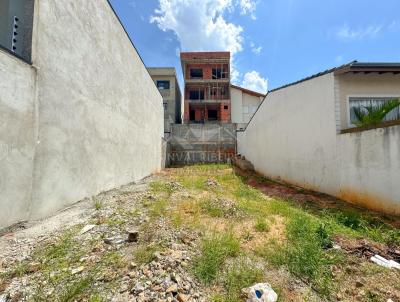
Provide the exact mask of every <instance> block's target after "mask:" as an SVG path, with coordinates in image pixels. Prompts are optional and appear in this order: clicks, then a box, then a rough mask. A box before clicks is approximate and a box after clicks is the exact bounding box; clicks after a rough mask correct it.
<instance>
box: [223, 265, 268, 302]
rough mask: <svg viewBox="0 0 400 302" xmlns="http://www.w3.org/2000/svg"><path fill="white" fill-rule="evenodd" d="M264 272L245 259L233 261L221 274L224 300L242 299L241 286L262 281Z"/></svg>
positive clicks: (231, 301)
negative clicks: (224, 293)
mask: <svg viewBox="0 0 400 302" xmlns="http://www.w3.org/2000/svg"><path fill="white" fill-rule="evenodd" d="M263 279H264V273H263V270H262V269H261V268H258V267H256V266H254V265H252V264H251V263H249V261H246V259H239V261H235V262H234V263H233V264H232V265H231V266H230V267H229V268H228V269H227V271H226V273H225V275H224V276H223V285H224V288H225V290H226V296H225V299H224V300H222V301H224V302H240V301H242V299H241V297H240V294H241V290H242V289H243V288H246V287H249V286H251V285H254V284H255V283H259V282H262V281H263Z"/></svg>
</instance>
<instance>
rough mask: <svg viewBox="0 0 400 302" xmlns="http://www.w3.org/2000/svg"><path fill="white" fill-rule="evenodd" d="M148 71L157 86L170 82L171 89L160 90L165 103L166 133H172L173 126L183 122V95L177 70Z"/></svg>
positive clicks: (158, 69) (156, 69)
mask: <svg viewBox="0 0 400 302" xmlns="http://www.w3.org/2000/svg"><path fill="white" fill-rule="evenodd" d="M148 70H149V72H150V75H151V77H152V79H153V81H154V84H155V85H157V82H158V81H168V82H169V89H159V91H160V94H161V96H162V97H163V103H164V131H165V132H170V131H171V124H175V123H178V124H180V123H181V122H182V108H181V107H182V100H181V99H182V95H181V90H180V88H179V84H178V81H177V79H176V71H175V68H149V69H148ZM165 107H166V110H165Z"/></svg>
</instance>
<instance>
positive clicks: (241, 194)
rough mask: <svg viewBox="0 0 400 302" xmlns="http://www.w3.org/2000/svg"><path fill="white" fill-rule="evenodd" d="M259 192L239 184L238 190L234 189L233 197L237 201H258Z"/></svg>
mask: <svg viewBox="0 0 400 302" xmlns="http://www.w3.org/2000/svg"><path fill="white" fill-rule="evenodd" d="M259 194H260V192H259V191H258V190H256V189H254V188H252V187H250V186H247V185H245V184H240V185H239V187H238V188H236V190H235V192H234V196H235V197H236V198H237V199H246V200H258V199H259V196H260V195H259Z"/></svg>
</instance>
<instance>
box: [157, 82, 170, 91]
mask: <svg viewBox="0 0 400 302" xmlns="http://www.w3.org/2000/svg"><path fill="white" fill-rule="evenodd" d="M169 85H170V84H169V81H157V88H158V89H160V90H168V89H169Z"/></svg>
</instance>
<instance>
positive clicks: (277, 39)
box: [110, 0, 400, 93]
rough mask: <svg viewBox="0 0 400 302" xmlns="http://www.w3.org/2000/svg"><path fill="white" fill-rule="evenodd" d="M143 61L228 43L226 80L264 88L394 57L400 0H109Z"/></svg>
mask: <svg viewBox="0 0 400 302" xmlns="http://www.w3.org/2000/svg"><path fill="white" fill-rule="evenodd" d="M110 1H111V4H112V5H113V7H114V9H115V11H116V12H117V14H118V16H119V17H120V19H121V21H122V23H123V24H124V26H125V28H126V30H127V32H128V34H129V35H130V37H131V39H132V40H133V42H134V44H135V47H136V48H137V50H138V52H139V54H140V56H141V57H142V59H143V61H144V63H145V64H146V66H147V67H171V66H172V67H175V68H176V70H177V72H178V78H179V81H180V83H181V89H182V69H181V65H180V60H179V52H180V51H222V50H224V51H230V52H231V55H232V62H231V65H232V71H231V72H232V75H231V76H232V82H233V83H234V84H236V85H240V86H243V87H245V88H249V89H252V90H255V91H259V92H263V93H264V92H267V90H271V89H274V88H277V87H280V86H282V85H285V84H288V83H291V82H294V81H297V80H300V79H302V78H304V77H307V76H310V75H312V74H315V73H318V72H320V71H323V70H326V69H328V68H332V67H335V66H339V65H342V64H345V63H348V62H350V61H353V60H357V61H360V62H400V13H399V12H400V0H110Z"/></svg>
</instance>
